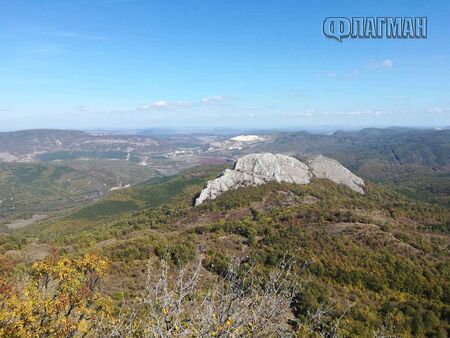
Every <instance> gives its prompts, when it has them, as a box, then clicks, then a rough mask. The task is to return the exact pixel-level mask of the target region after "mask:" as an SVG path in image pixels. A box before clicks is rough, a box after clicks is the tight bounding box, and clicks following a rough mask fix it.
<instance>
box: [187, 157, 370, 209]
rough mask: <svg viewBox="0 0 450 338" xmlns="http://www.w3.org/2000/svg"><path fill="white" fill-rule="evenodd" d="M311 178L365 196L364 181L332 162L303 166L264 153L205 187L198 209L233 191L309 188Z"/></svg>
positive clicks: (320, 159)
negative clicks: (266, 187) (265, 187)
mask: <svg viewBox="0 0 450 338" xmlns="http://www.w3.org/2000/svg"><path fill="white" fill-rule="evenodd" d="M312 177H318V178H324V179H329V180H331V181H333V182H336V183H338V184H343V185H346V186H348V187H349V188H350V189H352V190H354V191H356V192H359V193H361V194H363V193H364V190H363V186H364V181H363V180H362V179H361V178H359V177H358V176H356V175H354V174H353V173H352V172H350V170H348V169H347V168H345V167H344V166H342V165H341V164H340V163H339V162H337V161H335V160H333V159H331V158H327V157H325V156H317V157H315V158H311V159H309V160H308V161H306V163H303V162H301V161H299V160H297V159H296V158H293V157H290V156H286V155H280V154H271V153H264V154H250V155H246V156H244V157H241V158H240V159H238V160H237V162H236V164H235V166H234V169H233V170H230V169H227V170H225V171H224V172H223V173H222V174H221V175H220V176H219V177H218V178H216V179H214V180H211V181H209V182H208V183H207V184H206V187H205V188H204V189H203V190H202V192H201V193H200V196H199V197H198V198H197V200H196V201H195V205H200V204H202V203H203V202H204V201H206V200H210V199H215V198H217V197H218V196H220V195H221V194H223V193H224V192H226V191H228V190H231V189H237V188H240V187H248V186H255V185H261V184H264V183H267V182H273V181H275V182H287V183H295V184H308V183H309V182H310V180H311V178H312Z"/></svg>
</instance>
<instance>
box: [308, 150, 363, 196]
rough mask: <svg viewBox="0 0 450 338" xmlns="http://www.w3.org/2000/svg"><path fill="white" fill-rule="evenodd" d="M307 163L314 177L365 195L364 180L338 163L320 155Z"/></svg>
mask: <svg viewBox="0 0 450 338" xmlns="http://www.w3.org/2000/svg"><path fill="white" fill-rule="evenodd" d="M307 163H308V167H309V168H310V170H311V172H312V174H313V176H314V177H317V178H326V179H329V180H331V181H333V182H336V183H338V184H343V185H346V186H347V187H349V188H350V189H352V190H354V191H356V192H359V193H360V194H364V190H363V188H362V187H364V181H363V179H362V178H360V177H358V176H356V175H355V174H353V173H352V172H351V171H350V170H348V169H347V168H346V167H344V166H343V165H342V164H340V163H339V162H338V161H336V160H333V159H332V158H328V157H325V156H322V155H320V156H317V157H315V158H313V159H310V160H308V161H307Z"/></svg>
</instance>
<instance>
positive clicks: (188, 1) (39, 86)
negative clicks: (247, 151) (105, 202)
mask: <svg viewBox="0 0 450 338" xmlns="http://www.w3.org/2000/svg"><path fill="white" fill-rule="evenodd" d="M0 8H1V10H0V44H1V48H0V130H17V129H30V128H66V129H67V128H69V129H97V128H103V129H117V128H120V129H143V128H153V127H172V128H184V127H199V128H202V127H233V128H299V129H302V128H307V127H324V126H348V127H358V126H421V127H428V126H449V125H450V95H449V94H450V24H449V14H450V2H449V1H433V0H430V1H410V0H409V1H403V0H398V1H392V0H390V1H386V0H382V1H380V0H378V1H364V2H362V1H359V2H358V1H354V0H353V1H300V0H294V1H291V0H281V1H280V0H278V1H275V0H274V1H263V0H245V1H242V0H226V1H225V0H223V1H216V0H183V1H181V0H171V1H167V0H165V1H164V0H161V1H156V0H76V1H75V0H72V1H67V0H54V1H49V0H40V1H32V0H29V1H23V0H14V1H10V0H0ZM365 16H370V17H376V16H393V17H395V16H401V17H405V16H407V17H416V16H420V17H423V16H426V17H427V19H428V30H427V31H428V36H427V39H404V40H399V39H345V40H343V42H338V41H336V40H333V39H329V38H326V37H325V36H324V34H323V32H322V24H323V20H324V19H325V18H326V17H365Z"/></svg>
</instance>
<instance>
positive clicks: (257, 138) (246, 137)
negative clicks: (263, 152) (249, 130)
mask: <svg viewBox="0 0 450 338" xmlns="http://www.w3.org/2000/svg"><path fill="white" fill-rule="evenodd" d="M230 140H233V141H238V142H258V141H264V140H265V138H264V137H262V136H258V135H239V136H235V137H232V138H231V139H230Z"/></svg>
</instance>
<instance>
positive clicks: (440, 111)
mask: <svg viewBox="0 0 450 338" xmlns="http://www.w3.org/2000/svg"><path fill="white" fill-rule="evenodd" d="M448 112H450V109H449V108H444V107H433V108H430V109H428V110H427V113H430V114H444V113H448Z"/></svg>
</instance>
